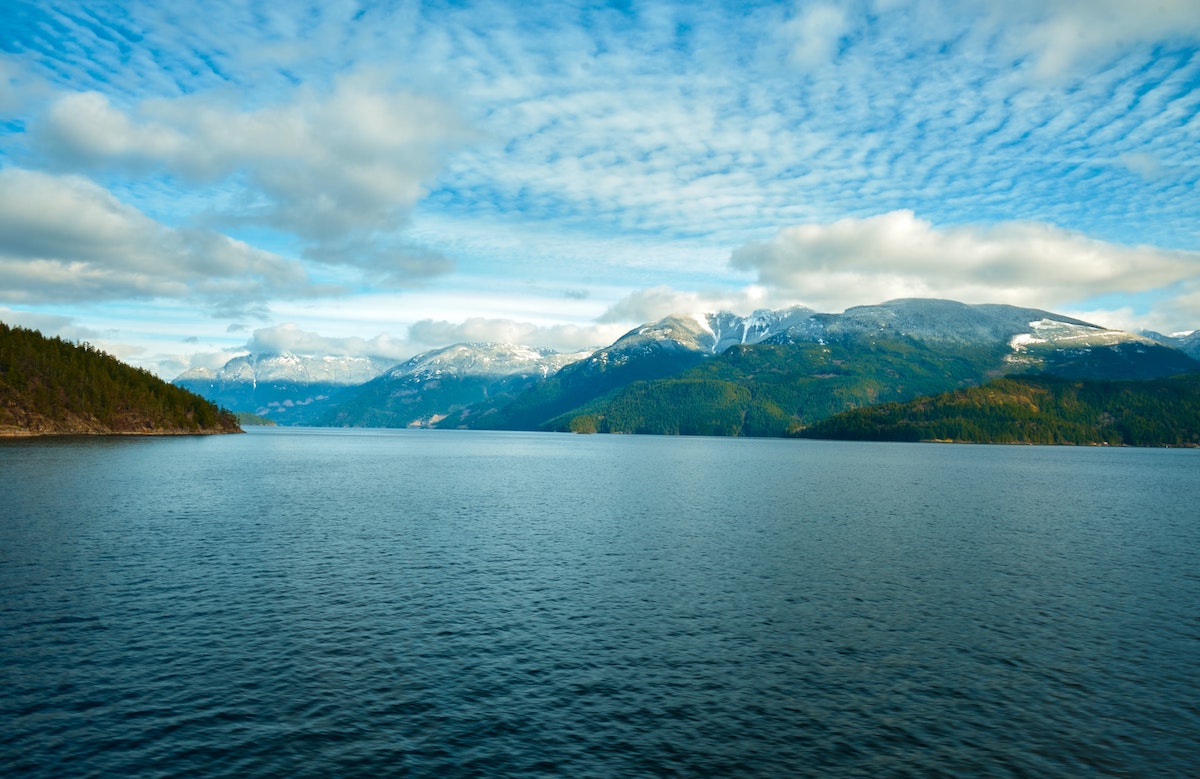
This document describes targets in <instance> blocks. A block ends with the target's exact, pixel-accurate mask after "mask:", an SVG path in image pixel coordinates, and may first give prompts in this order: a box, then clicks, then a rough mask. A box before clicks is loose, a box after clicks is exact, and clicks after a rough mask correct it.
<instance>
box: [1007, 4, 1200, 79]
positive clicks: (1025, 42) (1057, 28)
mask: <svg viewBox="0 0 1200 779" xmlns="http://www.w3.org/2000/svg"><path fill="white" fill-rule="evenodd" d="M993 7H998V8H1003V9H1004V10H1002V11H999V12H998V13H999V14H1001V16H1002V18H1004V19H1005V21H1006V22H1007V23H1008V25H1009V27H1010V31H1009V40H1010V42H1011V43H1012V44H1013V45H1015V46H1017V47H1018V48H1023V49H1025V50H1026V51H1028V52H1029V53H1031V54H1033V55H1034V56H1035V57H1036V67H1037V71H1038V73H1040V74H1041V75H1043V76H1051V77H1057V76H1061V75H1064V74H1066V73H1068V72H1070V71H1071V70H1073V69H1075V68H1077V67H1079V66H1082V65H1088V66H1094V65H1096V64H1098V62H1099V61H1102V60H1104V59H1105V58H1108V57H1111V56H1112V55H1113V54H1115V53H1117V52H1119V51H1121V50H1123V49H1126V48H1129V47H1131V46H1136V45H1142V44H1155V43H1163V42H1188V41H1191V42H1195V41H1196V40H1198V39H1200V13H1197V8H1196V3H1195V2H1194V0H1056V2H1051V3H1046V2H1044V0H1041V2H1033V0H1026V1H1025V2H1015V3H1005V4H1001V5H999V6H995V5H993Z"/></svg>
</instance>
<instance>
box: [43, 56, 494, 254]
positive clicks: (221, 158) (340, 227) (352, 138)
mask: <svg viewBox="0 0 1200 779" xmlns="http://www.w3.org/2000/svg"><path fill="white" fill-rule="evenodd" d="M222 94H223V93H222ZM29 132H30V136H31V139H32V141H33V144H34V146H35V148H37V149H38V150H39V151H40V152H41V153H42V155H43V156H44V157H45V158H46V159H47V160H48V161H49V162H50V164H52V165H54V166H57V167H66V168H78V167H84V168H88V169H96V170H101V169H102V170H110V171H117V172H120V173H124V174H127V175H130V176H144V175H147V174H149V173H165V174H167V175H169V176H173V177H178V178H180V179H183V180H186V181H189V182H192V183H193V184H207V185H214V186H215V185H217V184H222V185H223V186H224V187H226V188H230V189H232V190H233V191H234V192H235V193H237V195H236V197H235V200H234V202H233V203H230V204H226V205H225V206H224V207H223V208H218V211H217V213H216V214H215V216H214V218H216V219H217V220H219V221H220V222H224V223H227V224H235V225H237V224H251V225H265V226H267V227H270V228H274V229H277V230H281V231H284V232H286V233H290V234H293V235H296V236H299V237H300V238H301V239H303V240H304V241H305V242H306V244H307V246H308V250H307V252H306V254H307V255H308V256H310V257H313V258H316V259H319V260H321V261H324V262H335V263H346V264H352V265H360V266H366V267H369V268H372V269H374V270H379V271H382V272H384V273H385V274H391V275H394V276H396V277H407V276H417V277H421V276H426V275H431V274H435V273H442V272H445V271H446V269H447V267H448V263H447V261H446V260H445V258H440V259H437V260H436V261H433V262H430V261H428V260H422V261H417V262H414V261H413V259H412V256H411V252H407V253H406V252H404V251H397V252H389V251H386V250H385V249H377V250H376V251H373V252H364V251H362V249H363V245H364V244H368V243H369V244H370V245H371V246H374V247H379V246H381V245H382V246H383V247H385V248H386V246H387V244H388V242H389V241H390V240H392V239H393V238H394V237H395V236H396V235H397V234H398V232H399V231H400V230H402V229H403V228H404V227H405V226H406V225H407V223H408V220H409V217H410V214H411V212H412V209H413V208H414V207H415V206H416V204H417V202H418V201H419V200H420V199H421V197H422V196H423V195H424V194H425V187H426V186H427V184H428V182H430V181H431V180H433V179H434V178H435V177H436V175H437V174H438V173H439V171H440V170H441V168H442V165H443V161H444V159H445V157H446V155H447V154H448V153H449V152H450V151H452V150H454V149H457V148H459V147H461V146H462V145H463V144H464V143H465V142H466V141H467V140H468V139H469V138H471V137H473V136H472V134H471V132H470V131H469V130H468V129H467V128H466V126H465V124H464V123H463V120H462V119H461V118H460V117H459V116H458V114H457V112H456V111H455V109H453V108H452V107H451V106H450V105H449V104H448V103H447V102H445V101H443V100H440V99H438V98H435V97H431V96H427V95H421V94H417V93H415V92H411V91H404V90H398V89H392V88H390V87H389V85H388V84H387V82H386V81H385V80H384V79H383V78H381V77H379V76H378V75H374V74H370V73H358V74H355V75H352V76H345V77H342V78H340V79H338V80H337V82H336V83H335V85H334V87H333V88H332V90H331V91H330V92H329V93H328V94H322V93H318V92H317V91H316V90H313V89H307V88H301V89H299V90H298V91H297V93H296V95H295V97H294V99H293V100H292V101H291V102H287V103H281V104H277V105H269V106H266V107H262V108H257V109H252V110H245V109H243V108H241V107H240V106H237V105H234V104H232V103H231V102H227V101H225V100H223V98H222V96H221V95H217V94H209V93H203V94H199V95H190V96H185V97H180V98H173V99H148V100H144V101H142V102H140V103H138V104H136V105H135V106H134V107H133V108H132V109H128V110H127V109H124V108H121V107H118V106H116V105H114V104H113V103H112V101H111V100H110V99H109V97H107V96H106V95H104V94H101V93H99V92H78V93H71V94H67V95H64V96H62V97H60V98H59V99H58V100H57V101H55V102H54V104H53V105H51V106H50V108H49V109H48V110H47V111H46V113H45V114H44V115H42V116H40V117H38V118H37V119H36V120H35V121H33V122H32V123H31V125H30V131H29Z"/></svg>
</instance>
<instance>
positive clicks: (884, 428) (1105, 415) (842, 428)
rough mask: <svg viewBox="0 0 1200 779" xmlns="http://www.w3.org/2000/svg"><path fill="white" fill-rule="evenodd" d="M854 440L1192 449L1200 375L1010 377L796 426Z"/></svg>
mask: <svg viewBox="0 0 1200 779" xmlns="http://www.w3.org/2000/svg"><path fill="white" fill-rule="evenodd" d="M799 435H801V436H803V437H805V438H835V439H843V440H859V441H927V440H936V441H963V442H973V443H1025V444H1079V445H1083V444H1109V445H1114V446H1116V445H1126V446H1200V374H1189V375H1186V376H1175V377H1170V378H1159V379H1151V380H1146V381H1083V380H1072V379H1065V378H1057V377H1052V376H1012V377H1008V378H1004V379H997V380H995V381H992V382H989V383H988V384H985V385H983V386H980V387H970V388H966V389H961V390H956V391H954V392H948V393H944V394H940V395H936V396H933V397H925V398H919V399H917V400H913V401H910V402H907V403H883V404H880V405H878V406H873V407H870V408H861V409H856V410H853V411H847V412H844V413H842V414H838V415H837V416H834V417H831V418H829V419H826V420H824V421H821V422H817V423H816V424H813V425H811V426H809V427H807V428H805V429H803V430H801V431H799Z"/></svg>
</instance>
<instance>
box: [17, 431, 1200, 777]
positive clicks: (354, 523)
mask: <svg viewBox="0 0 1200 779" xmlns="http://www.w3.org/2000/svg"><path fill="white" fill-rule="evenodd" d="M0 484H2V485H3V486H2V489H3V499H2V500H3V503H2V504H0V517H2V521H0V775H6V776H22V777H62V776H72V777H87V776H97V777H100V776H104V777H108V776H131V777H173V776H188V777H256V776H288V777H325V776H347V777H353V776H417V777H421V776H430V777H432V776H437V777H458V776H572V777H576V776H579V777H609V776H612V777H626V776H723V777H724V776H772V777H775V776H831V777H839V776H863V777H868V776H869V777H907V776H912V777H930V776H955V777H963V776H988V777H993V776H994V777H1021V776H1029V777H1074V776H1156V777H1172V776H1179V777H1183V776H1193V775H1195V772H1196V770H1197V765H1198V763H1200V703H1198V702H1200V681H1197V680H1198V679H1200V522H1198V521H1197V520H1198V516H1197V510H1196V503H1195V501H1196V496H1197V494H1200V452H1196V451H1180V450H1127V449H1120V450H1118V449H1074V448H1049V447H1045V448H1043V447H970V446H939V445H920V444H914V445H907V444H852V443H832V442H811V441H772V440H738V439H687V438H683V439H680V438H649V437H631V436H569V435H551V434H509V433H498V434H488V433H453V432H436V431H321V430H295V429H292V430H286V429H280V430H254V431H253V432H251V433H250V434H248V435H245V436H232V437H214V438H183V439H107V438H91V439H88V438H85V439H69V440H44V441H11V440H10V441H5V442H3V443H0Z"/></svg>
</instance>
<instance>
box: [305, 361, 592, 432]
mask: <svg viewBox="0 0 1200 779" xmlns="http://www.w3.org/2000/svg"><path fill="white" fill-rule="evenodd" d="M588 354H589V352H579V353H572V354H561V353H559V352H556V351H554V350H553V349H545V348H540V347H532V346H517V345H512V344H493V343H469V344H455V345H453V346H447V347H445V348H442V349H434V350H432V351H428V352H425V353H423V354H419V355H417V356H416V357H413V358H412V359H410V360H407V361H406V362H403V363H401V364H400V365H397V366H395V367H393V368H391V369H390V370H388V371H386V372H384V373H383V374H382V375H381V376H378V377H376V378H375V379H373V380H371V381H369V382H367V383H365V384H363V385H362V386H360V387H357V388H355V389H352V390H347V391H345V392H343V393H342V394H341V395H339V396H338V402H337V405H336V406H333V407H329V408H327V409H325V410H324V412H323V413H321V414H319V415H317V416H314V417H310V419H311V422H312V423H313V424H317V425H325V426H332V427H412V426H426V425H430V424H434V423H436V422H438V421H440V420H441V419H443V418H444V417H445V416H446V415H447V414H450V413H453V412H455V411H458V410H460V409H462V408H465V407H466V406H469V405H471V404H474V403H479V402H481V401H500V400H509V401H511V400H512V398H513V397H515V396H516V395H517V394H518V393H519V392H521V391H522V390H525V389H527V388H529V387H530V386H532V385H533V384H535V383H537V382H540V381H542V380H544V379H546V378H547V377H548V376H551V375H553V374H555V373H557V372H558V371H559V370H560V369H561V368H562V367H563V366H565V365H569V364H570V363H573V362H576V361H578V360H580V359H582V358H584V357H586V356H588Z"/></svg>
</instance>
